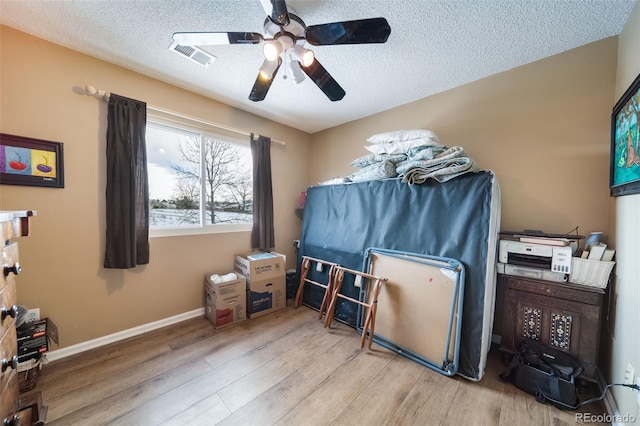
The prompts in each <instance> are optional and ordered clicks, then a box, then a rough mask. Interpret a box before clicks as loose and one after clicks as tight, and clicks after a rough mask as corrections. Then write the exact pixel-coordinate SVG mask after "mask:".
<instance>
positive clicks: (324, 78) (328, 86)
mask: <svg viewBox="0 0 640 426" xmlns="http://www.w3.org/2000/svg"><path fill="white" fill-rule="evenodd" d="M300 68H302V71H304V73H305V74H306V75H308V76H309V78H310V79H311V80H313V82H314V83H315V84H316V86H318V87H319V88H320V90H322V91H323V92H324V94H325V95H327V97H328V98H329V99H330V100H331V101H334V102H335V101H339V100H340V99H342V98H344V95H345V94H346V93H345V91H344V89H343V88H342V87H340V85H339V84H338V82H337V81H335V80H334V79H333V77H331V74H329V72H328V71H327V70H326V69H324V67H323V66H322V64H320V62H318V59H317V58H316V59H315V60H314V61H313V63H312V64H311V65H309V66H308V67H303V66H302V65H301V66H300Z"/></svg>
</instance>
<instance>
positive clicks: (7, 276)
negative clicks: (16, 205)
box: [0, 211, 35, 426]
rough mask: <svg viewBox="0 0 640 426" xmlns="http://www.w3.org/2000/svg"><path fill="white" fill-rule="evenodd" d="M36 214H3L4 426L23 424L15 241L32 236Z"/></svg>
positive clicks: (0, 350) (0, 405)
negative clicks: (31, 230) (19, 382)
mask: <svg viewBox="0 0 640 426" xmlns="http://www.w3.org/2000/svg"><path fill="white" fill-rule="evenodd" d="M34 214H35V213H34V212H32V211H20V212H14V211H11V212H9V211H0V233H1V234H2V241H1V243H2V246H1V249H2V258H1V265H0V266H1V268H0V269H1V270H0V360H1V363H2V368H1V370H0V389H1V393H0V395H1V396H0V421H1V422H2V423H0V424H3V425H12V426H15V425H18V424H19V423H20V414H19V411H20V406H19V405H20V403H19V391H18V373H17V366H18V345H17V340H16V327H15V324H16V316H17V314H18V307H17V303H18V300H17V290H16V275H18V274H19V273H20V262H19V259H18V243H17V242H16V241H14V239H17V238H20V237H25V236H27V235H29V220H30V217H31V216H33V215H34ZM21 424H24V422H23V423H21Z"/></svg>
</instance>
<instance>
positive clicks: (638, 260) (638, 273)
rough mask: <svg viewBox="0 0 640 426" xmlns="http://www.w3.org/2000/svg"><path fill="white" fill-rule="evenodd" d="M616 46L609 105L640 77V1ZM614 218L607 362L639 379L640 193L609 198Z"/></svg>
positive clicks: (629, 406)
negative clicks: (630, 368) (631, 369)
mask: <svg viewBox="0 0 640 426" xmlns="http://www.w3.org/2000/svg"><path fill="white" fill-rule="evenodd" d="M619 39H620V40H619V43H618V68H617V76H616V89H615V95H614V98H613V99H612V100H611V101H610V104H611V106H613V105H614V104H615V103H616V102H617V100H618V99H619V98H620V97H621V96H622V94H623V93H624V92H625V90H627V88H628V87H629V86H630V85H631V83H632V82H633V81H634V79H635V78H636V77H637V76H638V74H640V57H639V56H638V46H639V45H640V3H637V4H636V6H635V8H634V9H633V11H632V13H631V16H630V17H629V20H628V21H627V23H626V24H625V26H624V29H623V30H622V33H621V34H620V37H619ZM611 204H612V217H613V218H615V219H614V221H615V228H614V229H615V241H616V244H615V247H616V250H617V251H616V260H617V265H616V268H615V275H616V276H615V281H614V286H613V288H612V291H613V295H612V302H613V303H612V307H613V313H614V315H615V317H614V320H613V321H611V322H610V324H609V327H608V328H609V329H610V330H611V336H610V339H611V340H610V341H609V342H605V344H607V346H610V347H611V356H610V359H611V363H610V365H607V366H606V367H607V368H608V375H607V376H608V377H607V378H608V379H609V380H610V381H611V382H615V383H620V382H622V381H623V378H624V373H625V369H626V367H627V363H629V362H630V363H632V365H633V366H634V367H635V373H636V376H637V377H639V376H640V332H639V331H638V324H640V314H639V312H640V280H639V279H638V277H640V221H639V220H638V218H639V217H640V215H639V213H638V212H640V194H635V195H628V196H624V197H617V198H615V199H613V200H612V203H611ZM613 394H614V396H615V400H616V403H617V405H618V411H619V412H620V414H622V415H624V414H629V415H634V416H635V418H636V419H637V420H636V421H639V420H640V406H639V405H638V404H637V403H636V401H635V396H634V394H633V392H632V391H631V390H629V389H623V388H614V390H613Z"/></svg>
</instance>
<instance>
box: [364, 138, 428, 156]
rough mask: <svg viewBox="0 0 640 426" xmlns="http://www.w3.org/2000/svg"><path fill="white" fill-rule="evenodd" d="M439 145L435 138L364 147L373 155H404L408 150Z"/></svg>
mask: <svg viewBox="0 0 640 426" xmlns="http://www.w3.org/2000/svg"><path fill="white" fill-rule="evenodd" d="M434 145H440V142H438V140H437V138H436V139H435V140H434V139H431V138H423V139H412V140H408V141H402V142H392V143H381V144H377V145H365V149H366V150H367V151H369V152H373V153H374V154H405V153H406V152H407V151H408V150H409V149H410V148H414V147H416V146H434Z"/></svg>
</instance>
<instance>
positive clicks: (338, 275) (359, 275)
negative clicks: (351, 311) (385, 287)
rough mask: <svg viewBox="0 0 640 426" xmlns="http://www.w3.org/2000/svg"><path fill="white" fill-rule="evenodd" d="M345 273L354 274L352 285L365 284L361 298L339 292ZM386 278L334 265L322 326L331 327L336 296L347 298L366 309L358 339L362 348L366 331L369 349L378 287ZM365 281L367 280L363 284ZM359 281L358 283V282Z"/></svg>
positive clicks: (376, 308)
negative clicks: (331, 287) (330, 291)
mask: <svg viewBox="0 0 640 426" xmlns="http://www.w3.org/2000/svg"><path fill="white" fill-rule="evenodd" d="M345 274H352V275H354V277H355V278H354V285H355V286H356V287H358V286H359V285H361V286H364V285H367V288H366V290H367V291H366V292H365V295H364V297H363V298H362V300H360V299H354V298H352V297H349V296H347V295H344V294H340V289H341V288H342V283H343V282H344V276H345ZM386 281H387V279H386V278H381V277H378V276H375V275H371V274H367V273H365V272H360V271H354V270H352V269H347V268H345V267H343V266H340V265H336V266H335V272H334V279H333V285H332V286H333V290H332V294H331V303H330V304H329V309H328V310H327V317H326V318H325V322H324V326H325V328H330V327H331V320H332V319H333V314H334V312H335V310H336V301H337V299H338V298H341V299H345V300H348V301H350V302H354V303H357V304H358V305H360V306H362V307H364V308H365V309H366V316H365V320H364V324H363V326H362V338H361V339H360V349H362V348H364V342H365V340H366V338H367V332H368V334H369V345H368V346H367V347H368V348H369V349H371V342H373V333H374V329H375V327H376V311H377V310H378V294H379V293H380V287H381V286H382V283H383V282H386ZM365 282H367V283H366V284H365ZM358 283H359V284H358Z"/></svg>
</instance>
